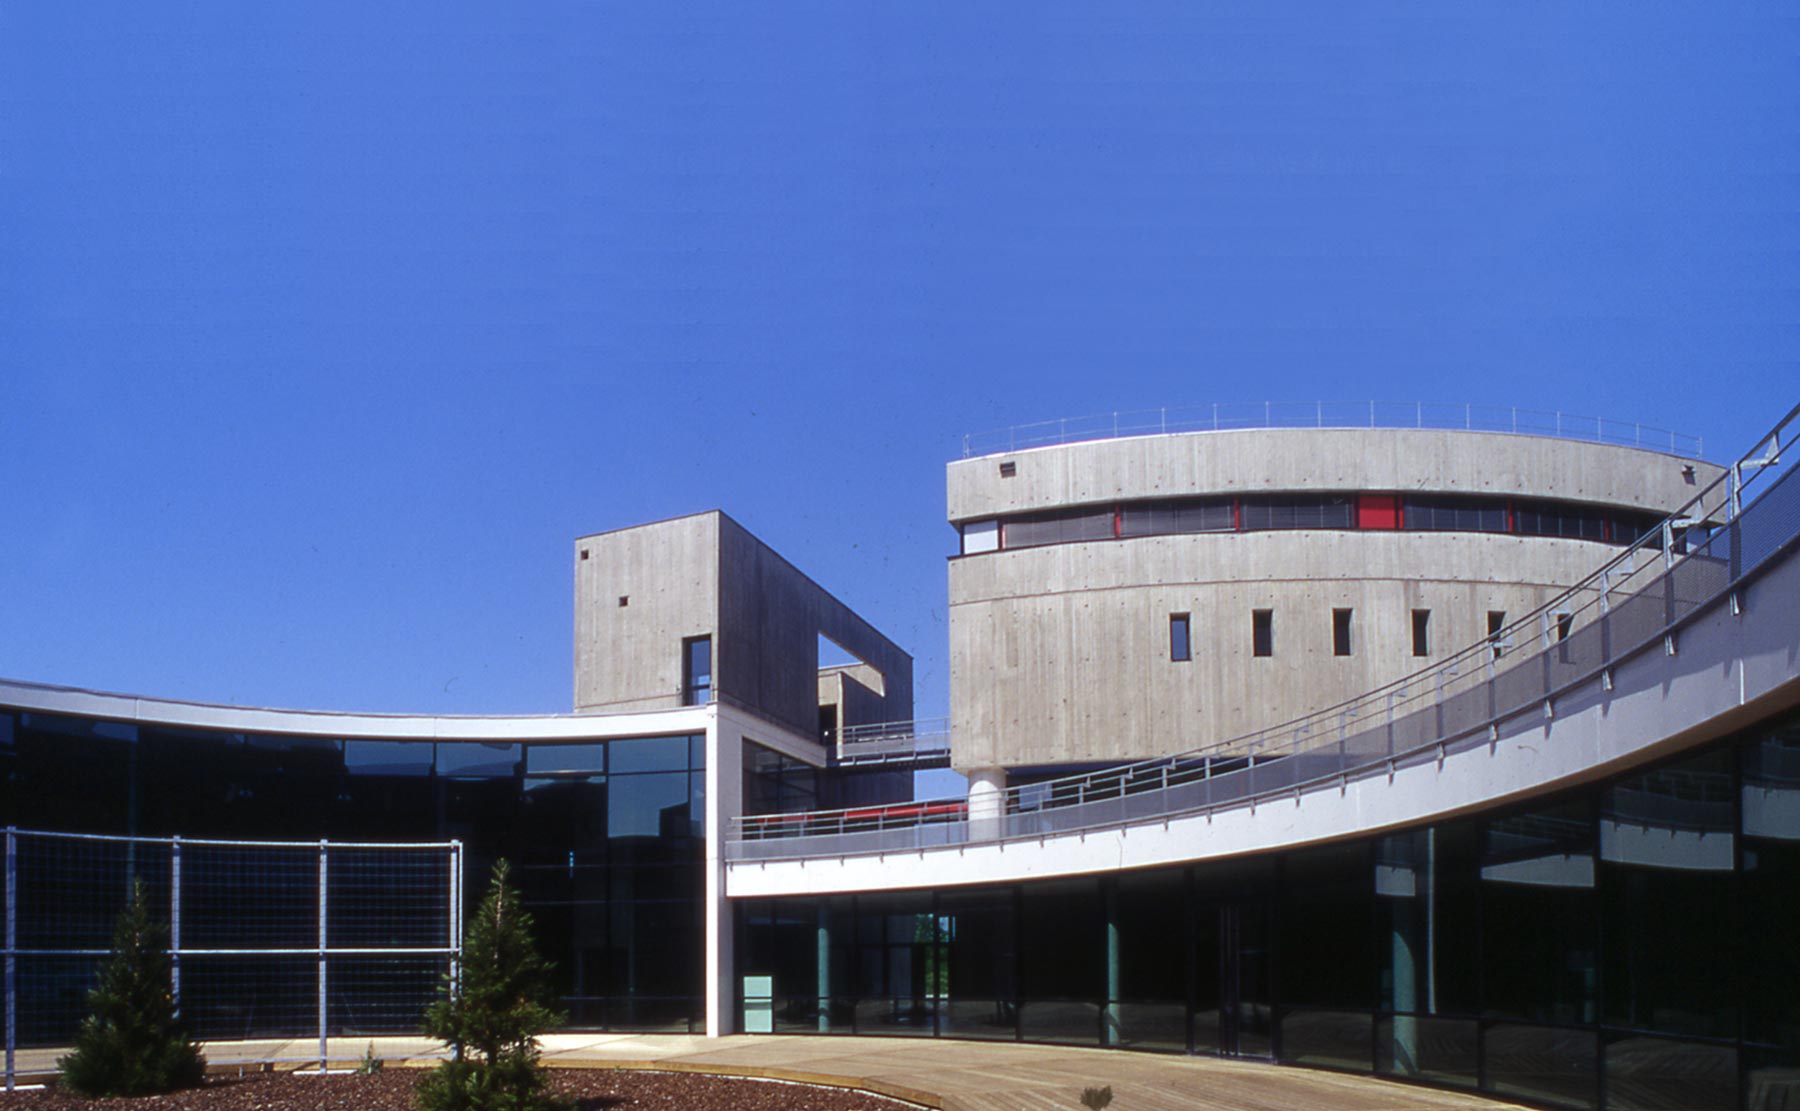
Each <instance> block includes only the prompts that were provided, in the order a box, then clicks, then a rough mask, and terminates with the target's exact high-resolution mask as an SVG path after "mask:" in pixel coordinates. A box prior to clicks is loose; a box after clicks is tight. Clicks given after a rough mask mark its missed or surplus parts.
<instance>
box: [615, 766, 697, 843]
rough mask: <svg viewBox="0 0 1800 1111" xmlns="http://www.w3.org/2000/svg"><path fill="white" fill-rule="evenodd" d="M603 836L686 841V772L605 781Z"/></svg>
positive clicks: (625, 777)
mask: <svg viewBox="0 0 1800 1111" xmlns="http://www.w3.org/2000/svg"><path fill="white" fill-rule="evenodd" d="M609 786H610V794H609V796H608V799H607V814H606V835H607V836H608V837H611V838H615V839H618V838H629V837H686V836H687V835H688V829H689V819H688V777H687V773H686V772H674V773H664V774H660V775H634V776H624V777H614V778H612V779H611V780H609Z"/></svg>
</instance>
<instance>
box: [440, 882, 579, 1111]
mask: <svg viewBox="0 0 1800 1111" xmlns="http://www.w3.org/2000/svg"><path fill="white" fill-rule="evenodd" d="M507 879H508V869H507V864H506V861H504V860H502V861H500V862H499V863H497V864H495V865H494V873H493V878H492V881H491V882H490V883H489V885H488V892H487V895H486V897H484V898H483V899H482V901H481V909H480V910H478V911H476V912H475V916H474V918H473V920H472V921H470V923H469V929H468V933H467V936H465V937H464V939H463V951H462V974H461V978H460V982H459V983H455V984H451V983H446V984H445V990H444V995H443V997H442V998H440V999H439V1000H438V1001H437V1002H435V1003H433V1004H432V1005H431V1007H430V1009H429V1010H427V1011H426V1012H425V1032H426V1033H427V1034H429V1035H431V1036H432V1037H434V1038H438V1039H440V1040H441V1041H443V1042H444V1043H445V1044H447V1045H448V1046H449V1047H450V1059H449V1060H448V1061H445V1062H444V1063H443V1064H442V1065H439V1066H438V1067H437V1068H436V1069H434V1070H432V1072H431V1073H430V1075H428V1076H427V1077H426V1078H425V1079H424V1081H423V1082H421V1084H420V1085H419V1106H420V1107H421V1108H423V1109H424V1111H561V1109H563V1108H566V1107H568V1106H569V1104H568V1102H567V1101H565V1100H561V1099H558V1098H557V1097H555V1096H553V1095H552V1094H551V1093H550V1092H549V1090H548V1084H547V1079H548V1078H547V1075H546V1070H545V1068H544V1066H543V1063H542V1062H541V1061H540V1060H539V1051H538V1041H537V1037H538V1035H539V1034H542V1033H544V1032H545V1031H547V1030H550V1029H553V1028H554V1027H556V1026H557V1025H559V1024H560V1023H561V1022H562V1016H561V1015H559V1014H557V1013H556V1012H555V1011H553V1010H552V1009H551V1008H550V1006H549V989H548V985H547V982H546V981H547V978H548V973H549V971H550V966H549V964H548V963H547V962H546V961H545V960H544V959H543V958H542V957H540V956H539V955H538V951H537V945H536V943H535V942H534V941H533V940H532V936H531V929H532V922H531V915H530V914H528V913H527V912H526V911H525V908H524V907H523V906H522V905H521V904H520V902H519V896H518V893H517V892H515V891H513V890H512V888H511V887H510V886H509V885H508V882H507Z"/></svg>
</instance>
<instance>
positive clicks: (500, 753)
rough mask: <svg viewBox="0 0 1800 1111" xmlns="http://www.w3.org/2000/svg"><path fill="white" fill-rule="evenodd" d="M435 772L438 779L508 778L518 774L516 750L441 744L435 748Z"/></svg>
mask: <svg viewBox="0 0 1800 1111" xmlns="http://www.w3.org/2000/svg"><path fill="white" fill-rule="evenodd" d="M437 770H438V774H439V775H497V776H508V775H512V774H514V773H515V772H517V771H518V770H519V746H518V745H511V744H489V743H487V742H485V741H441V742H439V743H438V746H437Z"/></svg>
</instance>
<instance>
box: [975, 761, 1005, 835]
mask: <svg viewBox="0 0 1800 1111" xmlns="http://www.w3.org/2000/svg"><path fill="white" fill-rule="evenodd" d="M968 774H969V840H971V841H991V840H993V839H995V838H997V837H999V836H1000V831H1001V825H1002V823H1001V818H1002V817H1003V816H1004V815H1005V814H1006V795H1005V791H1006V769H1005V768H976V769H975V770H973V771H971V772H969V773H968Z"/></svg>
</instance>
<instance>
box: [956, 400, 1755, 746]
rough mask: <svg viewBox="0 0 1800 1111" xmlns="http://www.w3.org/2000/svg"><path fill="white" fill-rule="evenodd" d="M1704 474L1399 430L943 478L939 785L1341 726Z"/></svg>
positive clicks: (997, 468) (1603, 454) (1612, 453)
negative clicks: (946, 718)
mask: <svg viewBox="0 0 1800 1111" xmlns="http://www.w3.org/2000/svg"><path fill="white" fill-rule="evenodd" d="M1720 474H1721V469H1720V468H1719V467H1717V466H1716V465H1713V464H1710V463H1706V462H1704V461H1700V460H1696V459H1690V458H1684V457H1682V456H1678V455H1673V454H1667V453H1663V452H1656V451H1648V450H1644V449H1641V448H1636V447H1621V446H1616V445H1613V444H1603V443H1588V442H1580V441H1575V440H1567V439H1557V438H1554V437H1549V436H1535V435H1532V436H1525V435H1511V434H1506V433H1498V432H1476V431H1452V430H1435V429H1413V428H1378V429H1367V428H1365V429H1269V428H1256V429H1239V430H1229V431H1217V432H1213V431H1207V432H1190V433H1182V434H1172V435H1151V436H1132V437H1127V438H1120V439H1104V440H1090V441H1085V442H1079V443H1070V444H1061V445H1054V446H1047V447H1038V448H1032V449H1029V450H1024V451H1016V452H1000V453H996V454H990V455H983V456H980V457H976V458H969V459H961V460H958V461H956V462H954V463H951V464H950V466H949V481H948V487H949V489H948V505H949V518H950V522H951V524H952V525H954V526H956V528H957V530H958V533H959V535H960V537H961V546H960V554H959V555H958V556H957V557H956V558H954V559H952V560H951V561H950V653H951V669H950V670H951V677H952V678H951V701H950V718H951V735H952V737H953V738H954V742H953V748H952V761H953V763H954V765H955V766H956V767H957V768H958V769H959V770H962V771H965V772H970V773H975V774H977V775H980V776H982V777H983V778H985V779H992V778H994V776H995V775H996V774H997V772H1003V771H1005V770H1007V769H1013V770H1014V771H1015V773H1016V772H1017V770H1018V769H1024V770H1025V771H1026V773H1027V774H1035V775H1041V774H1044V773H1046V772H1055V771H1056V770H1059V769H1060V770H1062V771H1067V770H1068V769H1069V766H1070V765H1074V766H1094V765H1101V764H1111V763H1118V762H1120V761H1126V760H1138V759H1143V758H1146V757H1151V756H1168V755H1174V754H1176V753H1179V752H1185V751H1188V750H1190V749H1194V748H1197V747H1199V746H1201V745H1203V744H1207V743H1210V742H1214V741H1220V740H1224V739H1227V738H1231V737H1240V736H1245V735H1247V734H1250V733H1253V732H1255V731H1257V730H1259V729H1263V728H1265V727H1268V726H1273V725H1278V724H1280V723H1281V722H1284V721H1289V720H1291V719H1295V718H1299V717H1301V716H1303V715H1305V714H1307V713H1310V712H1312V711H1314V710H1316V709H1319V708H1320V707H1322V706H1328V705H1331V704H1333V703H1337V702H1342V701H1344V700H1346V699H1349V698H1352V697H1354V696H1356V695H1358V694H1360V693H1362V692H1364V691H1367V690H1372V689H1374V688H1376V687H1379V686H1381V685H1383V684H1385V683H1388V682H1391V681H1393V680H1395V679H1398V678H1400V677H1402V676H1404V675H1407V674H1409V673H1411V672H1414V671H1419V670H1421V669H1423V668H1426V667H1429V666H1430V665H1432V664H1433V663H1435V662H1438V661H1441V660H1443V659H1445V658H1447V657H1448V655H1449V654H1450V653H1452V652H1454V651H1456V650H1460V649H1462V648H1464V647H1465V646H1467V645H1469V644H1472V643H1474V642H1475V641H1477V640H1480V639H1481V638H1483V637H1486V636H1488V635H1490V634H1492V633H1497V632H1498V631H1499V630H1500V629H1502V628H1504V627H1506V626H1508V625H1510V624H1511V623H1512V621H1513V620H1516V619H1517V618H1518V617H1520V616H1522V615H1524V614H1527V613H1532V612H1535V611H1536V610H1538V609H1539V607H1541V606H1542V605H1543V604H1544V603H1545V602H1547V601H1549V600H1550V599H1551V598H1552V597H1554V596H1556V595H1557V594H1560V593H1561V592H1563V591H1564V590H1566V589H1568V588H1569V587H1570V586H1572V585H1574V584H1575V583H1577V582H1579V581H1581V580H1582V579H1583V578H1584V577H1586V576H1587V575H1588V574H1589V573H1590V572H1591V571H1592V570H1593V568H1594V567H1595V566H1596V565H1597V564H1598V563H1600V562H1601V561H1602V560H1603V559H1605V558H1606V557H1607V556H1608V555H1609V554H1611V553H1612V552H1613V551H1616V546H1622V545H1625V544H1629V543H1631V542H1632V541H1635V540H1637V539H1638V538H1639V537H1640V536H1642V535H1644V534H1645V532H1646V531H1648V530H1651V529H1653V528H1655V527H1657V526H1658V524H1659V523H1660V522H1661V521H1662V520H1663V518H1665V517H1667V516H1668V515H1669V514H1670V513H1673V512H1675V511H1676V510H1677V509H1679V508H1681V507H1682V506H1683V505H1684V504H1686V503H1687V502H1688V501H1689V500H1690V499H1691V498H1693V497H1694V495H1695V493H1696V492H1698V491H1699V490H1701V489H1703V488H1706V487H1708V486H1710V485H1712V484H1713V483H1714V482H1715V480H1717V479H1718V477H1719V475H1720ZM1709 509H1716V506H1714V507H1709ZM1697 523H1702V522H1697ZM1609 545H1612V546H1615V547H1613V548H1609V547H1608V546H1609ZM1015 778H1016V774H1015Z"/></svg>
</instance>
